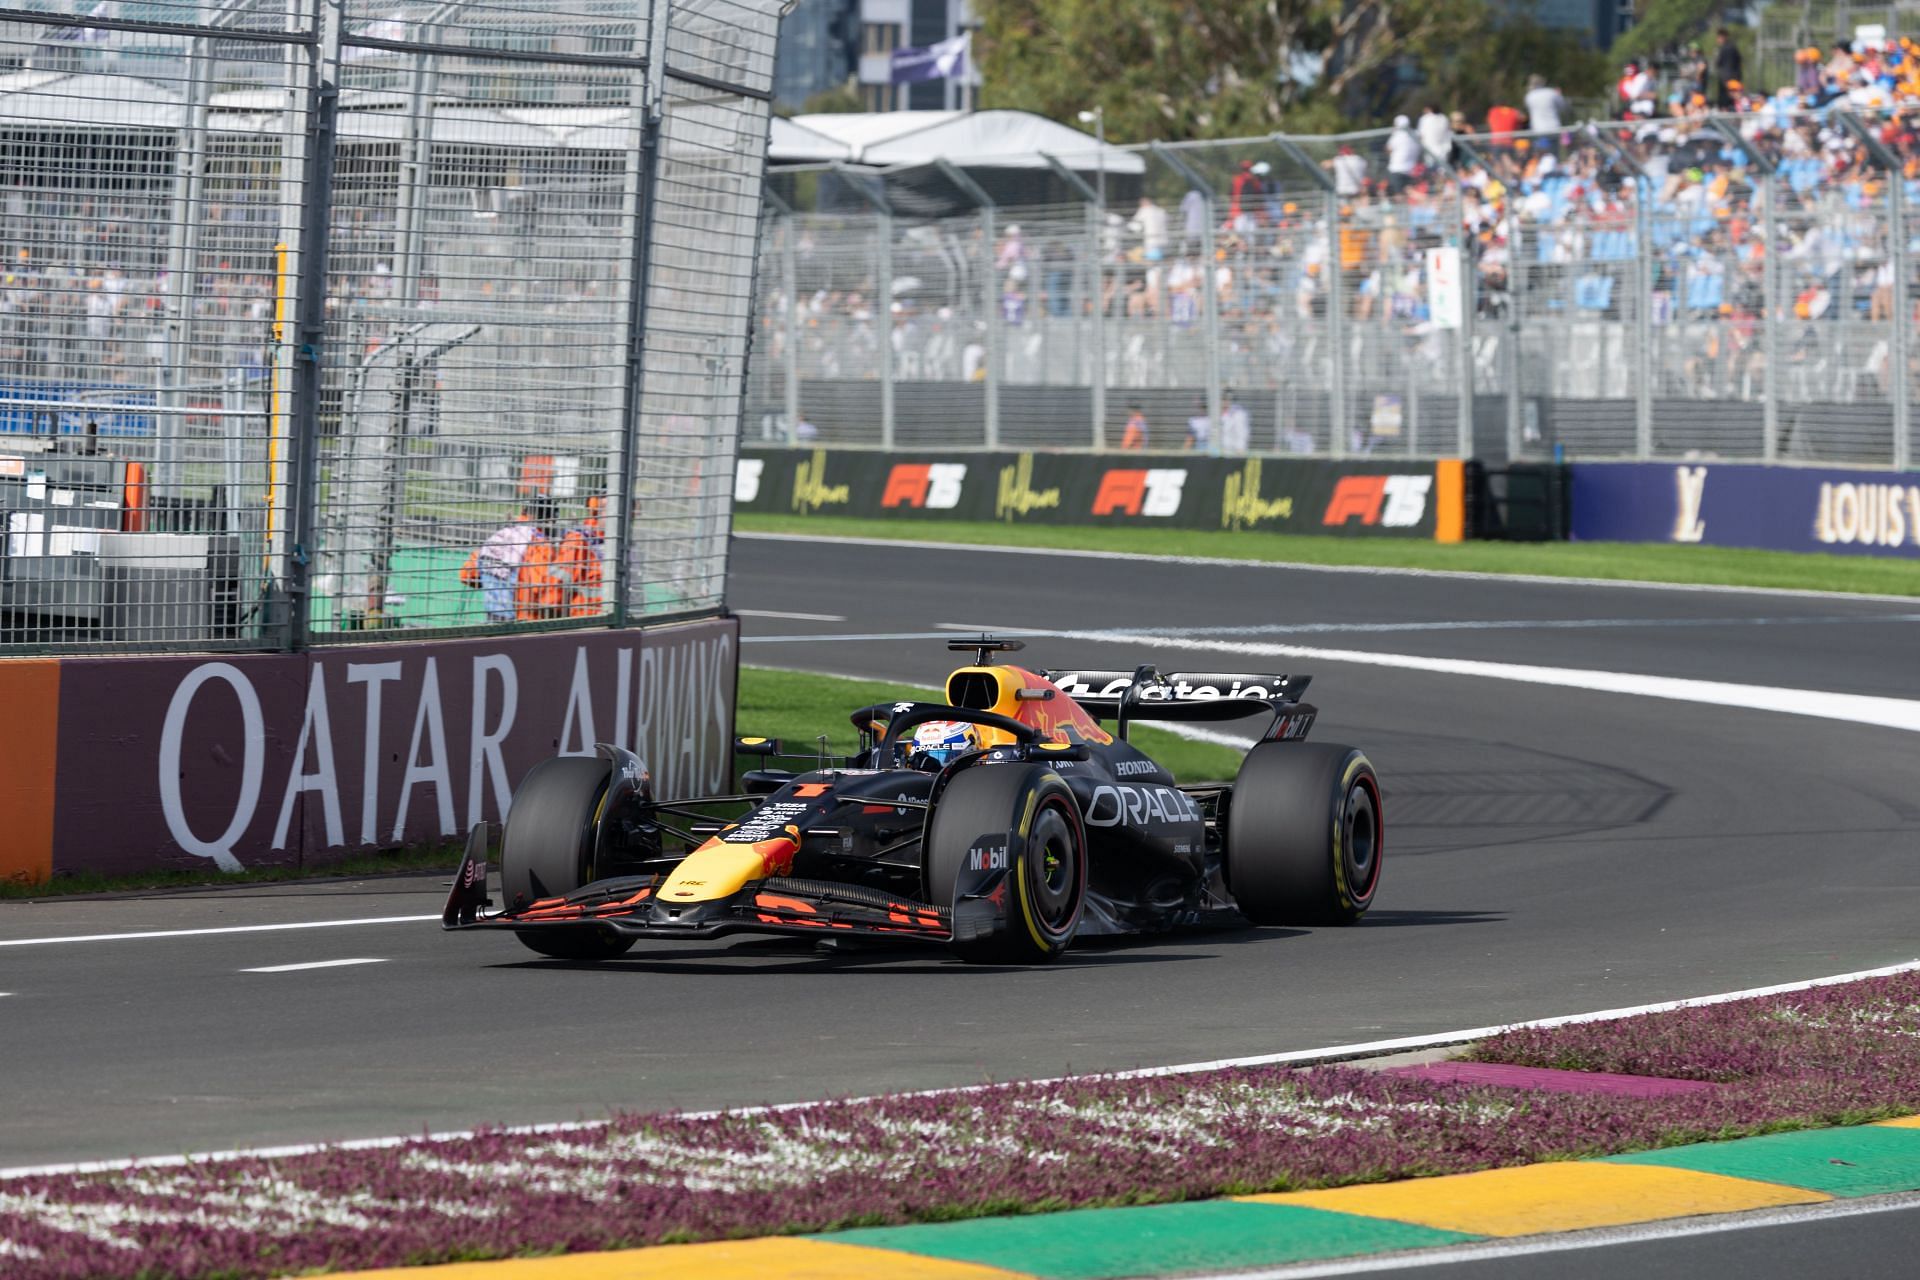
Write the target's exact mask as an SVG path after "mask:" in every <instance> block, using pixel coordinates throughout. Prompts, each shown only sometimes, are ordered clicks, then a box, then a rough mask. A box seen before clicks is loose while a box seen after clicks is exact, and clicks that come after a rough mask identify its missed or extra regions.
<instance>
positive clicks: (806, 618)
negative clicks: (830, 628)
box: [733, 609, 847, 622]
mask: <svg viewBox="0 0 1920 1280" xmlns="http://www.w3.org/2000/svg"><path fill="white" fill-rule="evenodd" d="M733 612H734V616H736V617H740V618H779V619H782V620H784V621H787V622H845V621H846V620H847V615H846V614H844V613H786V612H784V611H782V610H779V609H735V610H734V611H733Z"/></svg>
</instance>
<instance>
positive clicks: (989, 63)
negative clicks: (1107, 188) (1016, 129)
mask: <svg viewBox="0 0 1920 1280" xmlns="http://www.w3.org/2000/svg"><path fill="white" fill-rule="evenodd" d="M974 7H975V11H976V13H978V14H979V16H980V18H981V22H982V28H981V33H980V36H979V38H978V45H979V49H978V52H979V54H980V57H981V66H982V71H983V73H984V79H985V81H986V84H985V89H984V91H983V94H982V101H981V105H983V106H988V107H1014V108H1019V109H1022V110H1027V111H1034V112H1038V113H1039V114H1041V115H1045V116H1050V117H1052V118H1054V119H1056V120H1066V121H1071V120H1073V119H1074V117H1075V115H1076V114H1077V113H1078V112H1081V111H1085V110H1089V109H1091V108H1093V107H1096V106H1097V107H1101V108H1103V109H1104V112H1105V116H1106V125H1107V132H1108V134H1109V136H1111V137H1113V138H1115V139H1116V140H1119V141H1126V142H1135V141H1146V140H1151V139H1164V140H1175V139H1183V138H1208V137H1213V138H1222V137H1235V136H1246V135H1250V134H1261V133H1268V132H1272V131H1274V130H1278V129H1292V130H1296V131H1301V132H1306V131H1317V132H1335V131H1340V130H1343V129H1360V128H1367V127H1370V126H1372V125H1376V124H1379V123H1381V122H1383V121H1384V120H1387V119H1390V118H1391V117H1392V115H1393V114H1394V112H1395V111H1396V110H1403V109H1406V108H1408V107H1409V106H1411V105H1412V104H1414V103H1416V102H1424V101H1425V100H1426V99H1427V97H1429V96H1434V95H1438V96H1440V97H1441V100H1442V101H1443V103H1444V104H1445V105H1446V106H1448V107H1449V108H1450V109H1451V108H1452V107H1455V106H1459V107H1462V108H1464V109H1468V110H1475V111H1477V110H1479V109H1480V108H1482V107H1483V106H1484V105H1485V103H1486V102H1487V101H1491V100H1492V99H1491V98H1490V97H1488V94H1489V93H1493V92H1495V91H1498V92H1501V93H1509V94H1510V96H1511V97H1515V98H1517V96H1518V93H1519V91H1520V90H1521V88H1523V82H1524V80H1525V76H1526V73H1527V72H1528V71H1530V70H1541V71H1542V72H1543V73H1544V74H1549V75H1554V76H1558V77H1559V78H1561V79H1563V80H1565V81H1567V83H1563V84H1562V85H1561V88H1562V89H1563V90H1564V91H1565V92H1566V93H1567V94H1568V95H1569V96H1578V95H1580V94H1582V93H1585V92H1588V91H1590V89H1591V88H1596V87H1597V86H1598V83H1599V82H1601V81H1603V80H1604V76H1605V67H1604V63H1602V62H1600V61H1598V60H1597V56H1596V55H1592V54H1586V53H1583V52H1582V51H1581V50H1580V48H1579V44H1578V41H1577V39H1574V38H1572V37H1570V36H1566V35H1563V34H1561V33H1558V32H1547V31H1544V30H1543V29H1542V28H1539V27H1537V26H1535V25H1533V24H1532V23H1531V22H1528V21H1526V20H1524V19H1521V20H1518V21H1508V22H1500V21H1496V20H1495V17H1494V13H1495V10H1494V8H1493V7H1492V5H1491V4H1490V3H1489V0H1420V3H1407V0H976V3H975V6H974ZM1500 10H1501V12H1502V13H1503V14H1504V13H1505V11H1506V5H1504V4H1501V5H1500ZM1575 76H1578V77H1579V82H1578V83H1575V82H1574V77H1575ZM1588 82H1592V84H1591V85H1590V84H1589V83H1588ZM1509 86H1511V89H1509Z"/></svg>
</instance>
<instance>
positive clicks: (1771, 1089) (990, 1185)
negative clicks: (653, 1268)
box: [0, 974, 1920, 1280]
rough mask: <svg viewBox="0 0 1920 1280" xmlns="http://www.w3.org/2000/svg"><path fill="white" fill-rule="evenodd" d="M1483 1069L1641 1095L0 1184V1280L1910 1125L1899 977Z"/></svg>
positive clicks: (287, 1261) (387, 1156) (506, 1148)
mask: <svg viewBox="0 0 1920 1280" xmlns="http://www.w3.org/2000/svg"><path fill="white" fill-rule="evenodd" d="M1472 1056H1473V1057H1475V1058H1477V1059H1479V1060H1481V1061H1493V1062H1510V1063H1516V1064H1519V1065H1528V1066H1544V1067H1557V1068H1572V1069H1580V1070H1595V1071H1610V1072H1622V1073H1631V1074H1642V1075H1660V1076H1670V1077H1678V1078H1684V1079H1698V1080H1711V1081H1715V1082H1717V1083H1718V1084H1719V1085H1720V1087H1719V1088H1717V1089H1714V1090H1711V1091H1706V1092H1701V1093H1694V1094H1688V1095H1682V1096H1671V1097H1662V1098H1647V1099H1640V1098H1625V1097H1619V1096H1612V1095H1570V1094H1564V1093H1552V1094H1549V1093H1537V1092H1528V1091H1520V1090H1512V1089H1501V1088H1493V1087H1488V1086H1484V1085H1474V1086H1467V1085H1460V1084H1451V1083H1441V1082H1435V1081H1429V1080H1421V1079H1415V1078H1408V1077H1399V1076H1391V1075H1385V1074H1381V1073H1376V1072H1367V1071H1361V1070H1356V1069H1352V1068H1346V1067H1318V1068H1312V1069H1308V1070H1289V1069H1287V1068H1284V1067H1278V1066H1276V1067H1264V1068H1241V1069H1232V1070H1225V1071H1212V1072H1203V1073H1195V1074H1190V1075H1178V1076H1162V1077H1149V1078H1139V1077H1113V1076H1106V1077H1084V1078H1078V1079H1073V1080H1067V1081H1058V1082H1049V1083H1043V1084H1015V1085H1008V1086H1003V1087H997V1088H991V1089H983V1090H975V1091H970V1092H964V1093H945V1094H928V1095H915V1096H902V1097H893V1098H882V1099H875V1100H863V1101H846V1102H825V1103H819V1104H815V1105H811V1106H806V1107H799V1108H792V1109H786V1110H779V1111H762V1112H748V1113H731V1114H722V1115H718V1116H704V1117H687V1116H671V1115H622V1116H617V1117H615V1118H614V1120H613V1121H612V1122H611V1123H609V1124H605V1125H587V1126H582V1127H580V1128H578V1129H568V1130H563V1131H557V1132H543V1133H517V1134H516V1133H508V1132H505V1131H493V1132H482V1133H480V1134H477V1135H475V1136H473V1137H468V1138H460V1139H450V1140H439V1141H426V1140H421V1141H416V1142H411V1143H407V1144H404V1145H399V1146H393V1147H387V1148H381V1149H375V1150H366V1149H360V1150H343V1149H334V1150H327V1151H322V1152H318V1153H315V1154H311V1155H304V1156H294V1157H285V1158H276V1159H240V1160H227V1161H219V1162H204V1163H199V1164H194V1165H189V1166H183V1167H166V1168H129V1169H127V1170H124V1171H119V1172H113V1173H97V1174H75V1175H59V1176H34V1177H23V1178H16V1179H10V1180H5V1181H0V1274H5V1275H6V1276H8V1277H9V1278H10V1280H15V1278H17V1280H56V1278H57V1280H79V1278H81V1277H87V1278H88V1280H94V1278H100V1280H121V1278H124V1280H160V1278H162V1277H167V1278H173V1277H178V1278H180V1280H212V1278H214V1277H220V1278H226V1277H234V1278H236V1280H237V1278H241V1277H268V1276H278V1275H287V1274H298V1273H302V1272H310V1271H325V1270H348V1269H358V1268H365V1267H376V1266H394V1265H400V1264H406V1263H428V1262H438V1261H449V1260H455V1259H469V1258H490V1257H507V1256H513V1255H518V1254H533V1253H543V1252H554V1251H571V1250H585V1249H604V1248H617V1247H631V1246H635V1245H643V1244H653V1243H662V1242H672V1241H686V1240H705V1239H717V1238H725V1237H733V1236H752V1235H765V1234H772V1233H778V1232H793V1231H816V1230H824V1229H828V1228H833V1227H841V1226H851V1225H869V1224H881V1223H903V1222H914V1221H928V1220H938V1219H946V1218H957V1217H968V1216H976V1215H981V1214H991V1213H1010V1212H1036V1211H1044V1210H1049V1209H1059V1208H1067V1207H1077V1206H1092V1205H1102V1204H1140V1203H1148V1202H1153V1201H1169V1200H1186V1199H1200V1198H1205V1197H1209V1196H1217V1195H1222V1194H1230V1193H1239V1192H1249V1191H1267V1190H1286V1189H1295V1188H1306V1187H1316V1186H1326V1185H1333V1184H1339V1183H1346V1182H1356V1181H1368V1180H1377V1179H1384V1178H1398V1177H1412V1176H1419V1175H1423V1174H1434V1173H1451V1172H1462V1171H1466V1170H1471V1169H1479V1168H1486V1167H1491V1166H1497V1165H1512V1164H1522V1163H1528V1162H1531V1161H1535V1160H1541V1159H1561V1158H1571V1157H1581V1156H1595V1155H1604V1154H1610V1153H1615V1152H1620V1151H1626V1150H1633V1149H1638V1148H1646V1147H1653V1146H1664V1145H1672V1144H1677V1143H1685V1142H1697V1141H1701V1140H1707V1139H1714V1138H1725V1137H1735V1136H1740V1135H1743V1134H1749V1133H1758V1132H1766V1131H1770V1130H1776V1129H1784V1128H1794V1127H1804V1126H1816V1125H1832V1124H1848V1123H1858V1122H1861V1121H1865V1120H1872V1119H1879V1118H1884V1117H1887V1116H1893V1115H1901V1114H1909V1113H1912V1112H1915V1111H1920V974H1906V975H1901V976H1898V977H1893V978H1879V979H1873V980H1869V981H1864V982H1859V983H1854V984H1850V985H1847V986H1844V987H1828V988H1821V989H1817V990H1813V991H1808V992H1803V993H1799V994H1795V995H1790V996H1774V997H1768V998H1765V999H1760V1000H1750V1001H1741V1002H1737V1003H1728V1004H1721V1005H1714V1006H1707V1007H1696V1008H1689V1009H1682V1010H1677V1011H1674V1012H1669V1013H1660V1014H1652V1015H1646V1016H1642V1017H1637V1018H1631V1019H1623V1020H1619V1021H1614V1022H1608V1023H1586V1024H1578V1025H1571V1026H1562V1027H1556V1028H1552V1029H1530V1030H1519V1031H1513V1032H1509V1033H1506V1034H1503V1035H1500V1036H1497V1037H1495V1038H1493V1039H1491V1040H1488V1041H1486V1042H1484V1043H1482V1044H1481V1045H1479V1046H1478V1047H1477V1049H1476V1050H1475V1051H1474V1053H1473V1054H1472Z"/></svg>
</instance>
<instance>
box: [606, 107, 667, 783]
mask: <svg viewBox="0 0 1920 1280" xmlns="http://www.w3.org/2000/svg"><path fill="white" fill-rule="evenodd" d="M632 93H633V103H632V109H631V112H630V114H629V115H628V127H629V128H630V129H633V130H635V131H636V132H637V133H638V135H639V140H640V146H639V148H638V149H637V151H636V152H632V153H629V155H628V156H627V170H626V175H625V181H624V183H623V184H622V189H621V195H620V211H621V215H622V216H621V219H620V221H621V225H622V226H624V227H625V228H626V230H627V235H628V236H630V237H631V239H630V240H629V242H628V245H627V255H626V260H625V261H624V262H623V263H622V273H623V274H624V275H625V277H626V284H627V309H626V315H625V316H624V317H623V318H624V320H625V321H626V325H627V334H626V339H627V340H626V349H627V350H626V362H627V368H626V377H625V380H624V382H623V384H622V387H621V391H622V398H623V403H622V405H621V410H622V411H621V414H620V467H619V474H618V476H617V478H616V480H617V484H618V488H619V492H617V493H614V494H611V495H609V497H610V498H611V499H612V501H611V504H610V505H611V506H612V512H611V514H612V516H613V520H612V521H611V524H612V537H611V538H609V539H608V546H607V554H608V556H609V557H610V558H611V559H612V561H613V622H614V625H615V626H625V625H627V621H628V619H629V618H631V617H632V616H633V614H634V613H636V612H638V611H639V610H638V609H636V607H635V606H636V605H638V606H640V607H641V608H644V607H645V604H646V601H645V600H644V599H643V600H638V601H636V600H635V599H634V598H633V597H634V595H635V594H636V593H635V590H634V583H633V563H634V558H635V557H634V550H635V548H634V539H635V538H636V537H637V536H638V534H637V533H636V531H635V529H634V525H633V509H634V505H635V499H636V497H637V493H636V490H637V489H638V487H639V477H640V407H641V404H642V403H643V399H644V395H645V389H646V376H647V375H646V361H647V343H646V335H647V244H648V242H649V241H650V240H651V238H652V237H651V235H650V234H649V232H650V231H651V229H652V221H653V219H652V209H653V205H654V201H653V194H654V187H655V185H656V183H657V182H658V180H659V174H660V165H659V158H660V118H659V116H657V115H656V114H655V113H654V112H653V110H652V109H651V104H650V103H649V101H648V95H647V85H646V82H645V79H644V73H636V75H635V82H634V85H633V88H632ZM622 745H624V744H622Z"/></svg>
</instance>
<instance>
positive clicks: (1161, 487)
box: [1093, 467, 1187, 517]
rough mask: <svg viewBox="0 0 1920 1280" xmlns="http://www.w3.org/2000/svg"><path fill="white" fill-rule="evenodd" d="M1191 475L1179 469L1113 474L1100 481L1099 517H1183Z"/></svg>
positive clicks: (1096, 500)
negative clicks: (1182, 495) (1182, 506)
mask: <svg viewBox="0 0 1920 1280" xmlns="http://www.w3.org/2000/svg"><path fill="white" fill-rule="evenodd" d="M1186 483H1187V473H1186V472H1185V471H1184V470H1182V469H1181V468H1178V467H1167V468H1154V469H1152V470H1142V471H1135V470H1125V471H1109V472H1107V473H1106V474H1105V475H1103V476H1101V477H1100V492H1099V493H1097V494H1095V495H1094V498H1093V514H1094V515H1097V516H1113V515H1125V516H1155V517H1166V516H1173V515H1178V514H1179V513H1180V492H1181V490H1182V488H1184V487H1185V485H1186Z"/></svg>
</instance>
